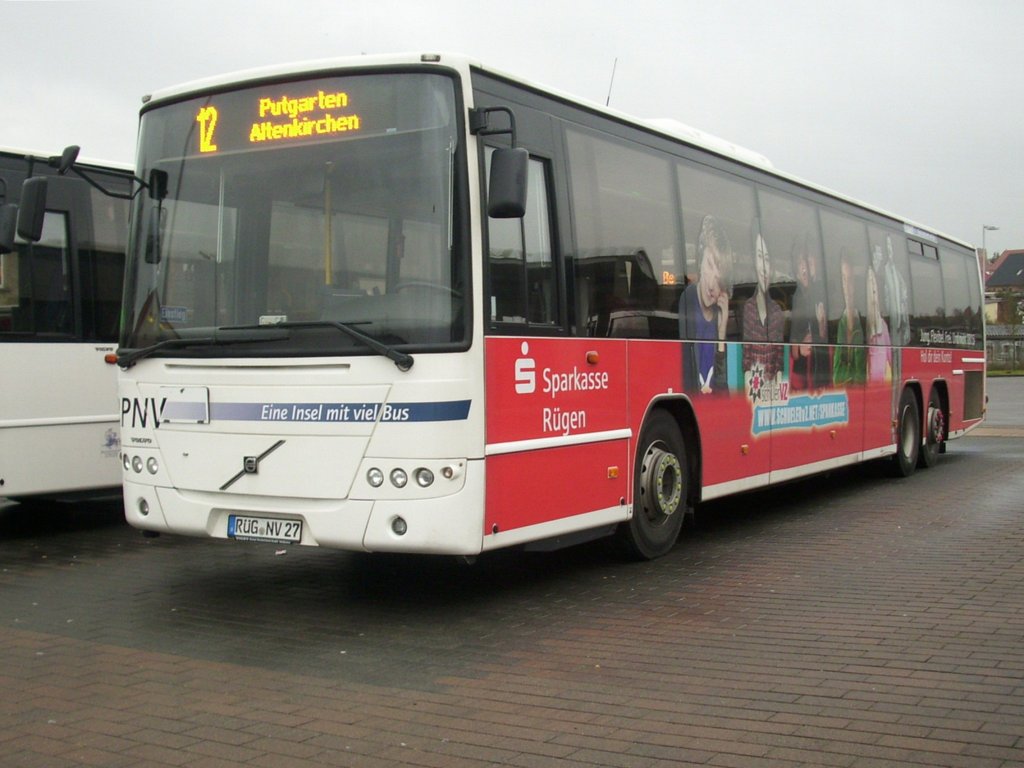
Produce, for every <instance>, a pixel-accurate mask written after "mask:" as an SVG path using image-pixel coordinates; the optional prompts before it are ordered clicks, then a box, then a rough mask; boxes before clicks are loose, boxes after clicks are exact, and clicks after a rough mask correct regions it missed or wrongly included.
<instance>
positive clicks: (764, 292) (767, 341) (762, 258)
mask: <svg viewBox="0 0 1024 768" xmlns="http://www.w3.org/2000/svg"><path fill="white" fill-rule="evenodd" d="M754 269H755V272H756V275H757V285H756V288H755V289H754V295H753V296H751V297H750V298H749V299H747V300H746V301H745V302H744V303H743V326H742V328H743V341H745V342H748V343H747V344H746V345H744V347H743V370H744V371H747V372H749V371H753V370H754V369H755V368H756V367H759V368H760V375H761V376H762V377H763V378H764V379H765V380H767V381H773V380H774V379H775V378H776V377H777V376H778V375H779V374H780V373H781V372H782V352H783V348H782V345H781V342H782V341H784V338H783V334H784V329H785V322H786V320H785V316H784V315H783V312H782V308H781V307H779V305H778V303H777V302H776V301H775V300H774V299H772V297H771V296H770V295H769V293H768V288H769V286H770V285H771V279H772V262H771V255H770V253H769V251H768V244H767V243H766V242H765V240H764V236H763V235H761V234H760V233H758V234H757V235H756V238H755V242H754ZM750 342H753V343H750Z"/></svg>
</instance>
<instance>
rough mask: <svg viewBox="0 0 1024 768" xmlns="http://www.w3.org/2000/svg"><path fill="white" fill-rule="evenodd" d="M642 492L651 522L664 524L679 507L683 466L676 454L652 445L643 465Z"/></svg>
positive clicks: (643, 505)
mask: <svg viewBox="0 0 1024 768" xmlns="http://www.w3.org/2000/svg"><path fill="white" fill-rule="evenodd" d="M640 494H641V504H642V507H643V510H644V514H645V515H646V516H647V519H649V520H650V521H651V522H654V523H659V524H660V523H662V522H664V521H665V520H667V519H668V518H669V517H671V516H672V515H674V514H675V513H676V512H678V511H679V507H680V502H681V501H682V497H683V468H682V466H680V464H679V459H678V458H676V456H675V454H673V453H671V452H669V451H666V450H664V448H662V447H660V446H657V445H653V446H651V448H650V449H649V450H648V451H647V455H646V456H645V457H644V462H643V467H642V469H641V477H640Z"/></svg>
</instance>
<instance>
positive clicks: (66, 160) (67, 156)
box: [51, 144, 79, 176]
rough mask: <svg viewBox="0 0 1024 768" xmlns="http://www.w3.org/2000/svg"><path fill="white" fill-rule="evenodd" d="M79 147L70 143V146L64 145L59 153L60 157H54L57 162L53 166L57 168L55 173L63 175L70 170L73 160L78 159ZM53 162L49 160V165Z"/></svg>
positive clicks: (73, 163)
mask: <svg viewBox="0 0 1024 768" xmlns="http://www.w3.org/2000/svg"><path fill="white" fill-rule="evenodd" d="M78 152H79V147H78V146H76V145H74V144H72V145H71V146H70V147H66V148H65V149H64V151H63V152H61V154H60V158H54V159H55V160H56V161H57V162H56V165H55V166H54V167H56V169H57V173H59V174H60V175H61V176H63V175H65V174H66V173H67V172H68V171H70V170H71V169H72V168H73V167H74V165H75V160H77V159H78ZM52 164H53V162H52V161H51V165H52Z"/></svg>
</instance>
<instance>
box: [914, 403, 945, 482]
mask: <svg viewBox="0 0 1024 768" xmlns="http://www.w3.org/2000/svg"><path fill="white" fill-rule="evenodd" d="M945 439H946V414H945V413H944V412H943V410H942V400H941V399H940V398H939V393H938V392H936V391H935V390H934V389H933V390H932V391H931V394H929V395H928V410H927V411H926V412H925V421H924V441H923V443H922V445H921V453H920V454H919V455H918V457H917V464H918V466H920V467H934V466H935V462H937V461H938V460H939V453H941V451H942V441H943V440H945Z"/></svg>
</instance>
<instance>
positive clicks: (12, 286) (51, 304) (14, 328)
mask: <svg viewBox="0 0 1024 768" xmlns="http://www.w3.org/2000/svg"><path fill="white" fill-rule="evenodd" d="M67 232H68V222H67V215H66V214H64V213H57V212H54V211H47V212H46V216H45V218H44V219H43V236H42V238H41V239H40V240H39V242H38V243H34V244H32V245H28V244H27V243H17V244H16V245H15V248H14V251H13V252H12V253H7V254H4V255H3V257H2V258H3V265H2V267H3V268H2V272H0V316H2V317H3V322H2V323H0V330H2V331H9V332H13V333H46V334H52V333H56V334H69V333H71V332H72V331H73V329H74V316H73V312H72V306H71V271H70V263H69V253H68V235H67Z"/></svg>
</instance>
